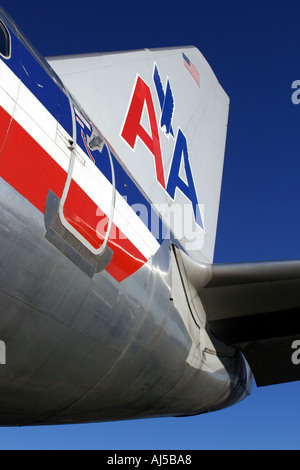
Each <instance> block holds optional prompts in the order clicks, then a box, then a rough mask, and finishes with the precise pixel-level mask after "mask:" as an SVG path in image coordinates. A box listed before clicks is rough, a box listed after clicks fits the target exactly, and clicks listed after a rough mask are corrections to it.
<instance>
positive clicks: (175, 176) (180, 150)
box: [167, 129, 204, 230]
mask: <svg viewBox="0 0 300 470" xmlns="http://www.w3.org/2000/svg"><path fill="white" fill-rule="evenodd" d="M182 155H183V157H184V169H185V174H186V179H187V184H186V182H185V181H183V179H182V178H180V176H179V171H180V163H181V158H182ZM176 188H179V189H180V191H182V192H183V194H184V195H185V196H186V197H187V198H188V199H189V200H190V201H191V203H192V206H193V211H194V216H195V221H196V223H197V224H198V225H199V226H200V227H201V228H202V229H203V230H204V226H203V222H202V217H201V214H200V210H199V204H198V199H197V194H196V190H195V185H194V181H193V176H192V172H191V167H190V162H189V156H188V149H187V143H186V138H185V136H184V134H183V132H182V130H181V129H178V134H177V140H176V145H175V150H174V155H173V162H172V166H171V170H170V175H169V181H168V185H167V192H168V193H169V195H170V196H171V198H172V199H173V200H174V198H175V190H176Z"/></svg>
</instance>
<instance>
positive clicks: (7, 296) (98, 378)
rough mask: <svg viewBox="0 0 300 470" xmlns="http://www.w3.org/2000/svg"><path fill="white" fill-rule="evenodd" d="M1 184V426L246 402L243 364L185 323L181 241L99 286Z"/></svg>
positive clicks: (99, 275) (100, 279)
mask: <svg viewBox="0 0 300 470" xmlns="http://www.w3.org/2000/svg"><path fill="white" fill-rule="evenodd" d="M1 18H2V21H3V22H4V23H5V24H6V25H7V27H8V28H10V31H15V33H16V29H15V27H14V26H12V24H10V23H9V22H8V20H7V18H6V17H5V16H1ZM21 66H22V62H20V67H21ZM28 73H29V71H28ZM0 80H1V77H0ZM0 87H1V82H0ZM10 129H11V127H8V134H7V136H6V142H8V141H9V139H10V134H9V132H10ZM13 138H14V140H13V145H14V147H15V148H17V149H18V152H20V153H22V152H23V151H24V149H23V148H22V146H23V142H21V143H20V142H18V140H17V137H16V136H13ZM1 158H3V157H2V156H1V155H0V159H1ZM12 158H13V157H12ZM18 171H22V169H21V170H20V169H19V168H18V167H16V168H15V172H16V173H17V172H18ZM34 172H35V169H34V168H32V173H33V174H34ZM0 176H1V180H0V220H1V224H0V246H1V250H0V339H1V340H2V341H4V342H5V345H6V364H5V365H0V424H1V425H31V424H58V423H79V422H92V421H93V422H95V421H104V420H119V419H132V418H141V417H144V418H145V417H158V416H180V415H181V416H182V415H193V414H197V413H202V412H206V411H214V410H217V409H221V408H223V407H225V406H229V405H232V404H234V403H236V402H237V401H239V400H240V399H242V398H243V397H245V396H246V395H247V394H248V393H249V390H250V387H251V378H250V372H249V368H248V366H247V364H246V362H245V360H244V358H243V356H242V355H240V354H239V353H238V352H235V351H232V350H230V351H227V349H226V347H224V348H223V347H222V345H220V344H219V343H218V344H217V343H216V342H215V341H214V340H213V339H212V338H211V337H210V336H209V335H208V333H207V332H206V330H205V326H202V327H200V326H199V324H197V322H196V321H195V320H194V318H193V317H192V315H191V317H190V318H189V319H188V320H187V315H188V314H189V313H188V312H189V306H188V303H187V300H186V298H185V292H184V289H183V288H182V286H180V283H179V281H178V279H180V275H179V274H178V265H177V263H176V259H175V255H174V250H173V248H172V246H173V245H172V244H173V243H176V240H172V239H171V240H170V239H169V240H165V241H164V242H163V243H162V244H161V246H160V248H159V250H158V251H157V253H156V254H155V255H154V256H153V257H152V258H151V259H150V260H149V261H148V262H146V263H145V264H144V265H143V266H142V267H140V269H138V270H137V271H136V272H134V273H133V274H132V275H130V276H128V277H127V278H126V279H124V280H123V281H122V282H118V281H117V280H116V279H114V278H113V276H112V275H110V274H109V273H108V272H107V271H106V270H100V272H96V273H95V275H94V276H92V277H91V276H89V275H87V273H86V272H85V271H84V270H83V269H81V268H80V267H79V266H78V265H77V264H76V263H74V261H72V260H71V259H69V257H67V256H65V255H64V254H63V252H62V250H60V249H58V248H57V246H55V245H54V244H53V243H51V242H50V241H49V239H47V238H46V237H45V234H46V231H47V229H46V225H45V214H44V213H43V212H41V210H39V209H38V208H37V207H36V206H35V205H34V204H32V202H31V201H30V200H28V198H26V197H25V196H24V195H23V194H20V192H19V191H18V190H17V189H16V188H15V187H14V186H13V185H12V184H11V182H7V180H6V179H5V177H4V176H3V174H1V175H0ZM49 189H51V188H50V187H49ZM219 352H221V353H220V354H219ZM191 355H192V356H193V357H191Z"/></svg>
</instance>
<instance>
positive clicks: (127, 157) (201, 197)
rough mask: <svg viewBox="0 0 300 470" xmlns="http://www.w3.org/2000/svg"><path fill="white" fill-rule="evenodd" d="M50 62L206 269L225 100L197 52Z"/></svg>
mask: <svg viewBox="0 0 300 470" xmlns="http://www.w3.org/2000/svg"><path fill="white" fill-rule="evenodd" d="M49 62H50V65H51V66H52V67H53V69H54V70H55V71H56V73H57V74H58V75H59V76H60V78H61V79H62V81H63V82H64V84H65V86H66V87H67V88H68V90H69V91H70V92H71V93H72V95H73V96H74V97H75V98H76V99H77V100H78V102H79V103H80V104H81V106H82V107H83V109H84V110H85V112H86V113H87V115H88V116H89V117H90V118H91V120H92V121H93V122H94V123H95V125H96V126H97V127H98V129H99V130H100V131H101V133H102V134H103V135H104V136H105V138H106V139H107V141H108V142H109V143H110V145H111V146H112V147H113V149H114V150H115V151H116V153H117V155H118V156H119V158H120V159H121V160H122V161H123V163H124V164H125V166H126V167H127V169H128V170H129V172H130V173H131V174H132V176H133V178H134V179H135V180H136V182H137V183H138V185H139V186H140V187H141V188H142V190H143V191H144V193H145V194H146V195H147V197H148V198H149V200H150V201H151V203H152V205H154V206H155V208H156V210H157V211H158V212H159V213H160V214H161V216H162V217H163V220H164V222H165V224H166V225H167V226H168V227H169V228H170V230H171V231H172V233H173V234H174V237H175V238H176V239H177V240H178V242H180V243H181V244H182V246H183V247H184V248H185V249H186V251H187V252H188V253H189V254H190V256H191V257H192V258H194V259H196V260H198V261H200V262H207V263H212V261H213V254H214V245H215V237H216V228H217V219H218V211H219V199H220V190H221V181H222V172H223V161H224V151H225V141H226V132H227V120H228V110H229V98H228V96H227V95H226V93H225V92H224V91H223V89H222V88H221V86H220V84H219V83H218V81H217V79H216V77H215V75H214V73H213V71H212V70H211V68H210V66H209V65H208V63H207V62H206V60H205V59H204V57H203V56H202V54H201V53H200V52H199V50H198V49H196V48H195V47H186V48H176V49H161V50H143V51H135V52H123V53H115V54H94V55H86V56H68V57H60V58H51V59H49ZM137 202H138V201H137ZM149 229H150V230H152V232H153V230H154V228H153V227H149ZM158 238H159V237H158Z"/></svg>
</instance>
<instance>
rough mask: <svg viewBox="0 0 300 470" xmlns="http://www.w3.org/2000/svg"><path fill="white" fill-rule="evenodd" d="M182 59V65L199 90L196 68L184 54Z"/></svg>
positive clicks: (198, 75) (198, 77) (198, 76)
mask: <svg viewBox="0 0 300 470" xmlns="http://www.w3.org/2000/svg"><path fill="white" fill-rule="evenodd" d="M182 57H183V63H184V65H185V67H186V68H187V69H188V71H189V72H190V74H191V75H192V77H193V79H194V80H195V82H196V83H197V85H198V87H199V88H200V74H199V72H198V70H197V69H196V67H195V66H194V65H193V64H192V62H191V61H190V59H189V58H188V57H187V56H186V55H185V54H184V53H182Z"/></svg>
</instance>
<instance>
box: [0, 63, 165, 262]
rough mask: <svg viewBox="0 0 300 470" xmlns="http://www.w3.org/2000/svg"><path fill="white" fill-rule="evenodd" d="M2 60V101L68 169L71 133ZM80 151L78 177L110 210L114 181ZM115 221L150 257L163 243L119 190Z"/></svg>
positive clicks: (85, 190) (90, 194)
mask: <svg viewBox="0 0 300 470" xmlns="http://www.w3.org/2000/svg"><path fill="white" fill-rule="evenodd" d="M0 64H1V66H0V67H1V68H0V72H1V70H2V69H3V70H4V76H5V77H6V79H5V80H4V81H2V77H1V86H2V87H3V88H4V90H2V89H1V88H0V105H1V106H3V107H4V109H5V110H6V111H7V112H8V113H9V114H10V115H11V116H13V118H14V119H15V120H16V121H17V122H18V124H19V125H20V126H22V127H23V129H24V130H25V131H26V132H27V133H28V134H29V135H31V137H32V138H33V139H34V140H35V141H36V142H37V143H38V144H39V145H40V146H41V147H42V148H43V149H44V150H45V151H46V152H47V153H48V154H49V155H50V156H51V157H52V158H53V159H54V160H55V161H56V162H57V163H58V164H59V165H60V166H61V168H63V169H64V171H66V172H67V171H68V167H69V159H70V151H69V150H68V149H67V145H66V143H67V140H68V139H70V138H71V137H70V136H68V134H67V133H66V131H65V130H64V129H63V128H62V127H61V126H60V125H59V124H58V123H57V121H56V119H55V118H54V117H53V116H52V115H51V113H49V111H48V110H47V109H46V108H45V107H44V106H43V105H42V104H41V103H40V101H39V100H38V99H37V98H36V97H35V96H34V95H33V93H31V91H30V90H28V88H27V87H25V85H24V84H23V83H22V82H20V87H19V79H18V78H17V77H16V76H15V75H14V74H13V73H12V72H11V70H10V69H9V68H8V67H7V66H6V65H5V64H4V63H3V62H2V61H0ZM7 77H8V78H9V79H8V78H7ZM18 87H19V97H18V102H17V106H16V108H15V110H14V105H15V103H14V101H13V100H12V99H11V98H10V96H11V94H13V95H14V97H15V98H16V96H17V94H18V93H17V89H18ZM64 141H65V142H64ZM77 152H78V154H79V157H80V160H79V161H78V160H76V164H75V168H74V174H73V177H74V180H75V181H76V183H77V184H78V185H79V186H80V187H81V188H82V190H83V191H84V192H85V193H86V194H87V195H88V196H89V197H90V198H91V199H92V200H93V201H94V203H95V204H96V205H97V206H99V207H100V209H101V210H103V212H105V214H109V213H110V204H111V192H112V185H111V183H110V182H109V181H108V180H107V178H106V177H105V176H104V175H103V174H102V173H101V171H99V170H98V169H97V167H96V166H95V165H94V164H93V163H92V162H91V160H90V159H89V158H88V157H87V155H86V154H85V153H84V151H83V150H82V149H81V148H80V147H79V146H77ZM100 158H101V155H100ZM80 161H81V163H80ZM82 162H83V164H82ZM113 222H114V223H115V225H116V226H117V227H118V228H119V229H120V230H121V232H122V233H123V234H124V235H125V236H126V237H127V238H128V239H129V240H130V241H131V242H132V243H133V244H134V245H135V246H136V248H137V249H138V250H139V251H140V252H141V253H142V254H143V256H145V258H147V259H149V258H150V257H151V256H152V255H153V254H154V253H155V252H156V251H157V250H158V248H159V247H160V245H159V243H158V242H157V240H156V239H155V237H154V236H153V235H152V233H151V232H150V231H149V229H148V228H147V227H146V225H145V224H144V223H143V222H142V220H141V219H140V218H139V217H138V216H137V214H136V213H135V211H134V210H133V209H132V208H131V207H130V206H129V205H128V204H127V202H126V201H125V200H124V198H123V197H122V196H121V195H120V194H119V193H118V192H116V201H115V211H114V218H113Z"/></svg>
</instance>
